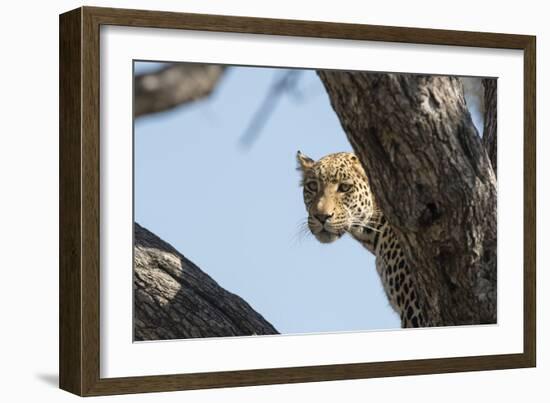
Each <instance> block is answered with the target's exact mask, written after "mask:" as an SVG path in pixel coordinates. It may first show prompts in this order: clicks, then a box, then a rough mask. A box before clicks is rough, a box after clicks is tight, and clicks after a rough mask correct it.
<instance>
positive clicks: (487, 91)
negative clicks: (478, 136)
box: [482, 78, 497, 176]
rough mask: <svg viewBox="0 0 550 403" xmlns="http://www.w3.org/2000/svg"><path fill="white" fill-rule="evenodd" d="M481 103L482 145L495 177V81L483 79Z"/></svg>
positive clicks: (493, 79) (494, 79)
mask: <svg viewBox="0 0 550 403" xmlns="http://www.w3.org/2000/svg"><path fill="white" fill-rule="evenodd" d="M482 83H483V102H484V105H485V118H484V124H483V145H484V146H485V149H486V150H487V154H488V155H489V159H490V160H491V165H492V166H493V171H495V176H496V175H497V79H496V78H484V79H483V80H482Z"/></svg>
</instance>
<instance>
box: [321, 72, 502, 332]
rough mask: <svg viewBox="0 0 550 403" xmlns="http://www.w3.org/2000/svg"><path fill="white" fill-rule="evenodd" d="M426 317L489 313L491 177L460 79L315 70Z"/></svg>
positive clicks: (462, 319)
mask: <svg viewBox="0 0 550 403" xmlns="http://www.w3.org/2000/svg"><path fill="white" fill-rule="evenodd" d="M319 76H320V78H321V80H322V81H323V83H324V85H325V87H326V89H327V92H328V94H329V97H330V100H331V103H332V106H333V108H334V110H335V111H336V113H337V115H338V117H339V119H340V122H341V123H342V126H343V128H344V130H345V132H346V134H347V137H348V139H349V141H350V143H351V145H352V146H353V148H354V150H355V152H356V153H357V155H358V157H359V159H360V160H361V162H362V164H363V165H364V167H365V170H366V172H367V175H368V177H369V181H370V183H371V186H372V189H373V192H374V194H375V195H376V197H377V201H378V203H379V205H380V208H381V210H382V211H383V213H384V214H385V215H386V218H387V219H388V221H389V222H390V224H391V225H392V226H393V227H394V230H395V232H396V233H397V236H398V237H399V240H400V243H401V245H402V247H403V249H404V251H405V255H406V256H407V258H408V260H409V263H410V266H411V269H412V272H413V276H414V281H415V282H416V285H417V290H418V294H420V297H421V299H422V301H423V302H424V303H425V304H424V310H425V311H426V312H425V314H426V316H427V317H428V319H429V321H430V323H431V324H432V325H434V326H448V325H462V324H480V323H495V322H496V234H497V233H496V229H497V225H496V177H495V174H494V172H493V169H492V167H491V164H490V161H489V159H488V157H487V153H486V152H485V149H484V147H483V144H482V140H481V138H480V137H479V136H478V135H477V131H476V129H475V127H474V125H473V123H472V121H471V118H470V114H469V112H468V109H467V107H466V102H465V100H464V95H463V88H462V84H461V82H460V80H458V79H457V78H453V77H442V76H421V75H409V74H372V73H364V72H337V71H320V72H319Z"/></svg>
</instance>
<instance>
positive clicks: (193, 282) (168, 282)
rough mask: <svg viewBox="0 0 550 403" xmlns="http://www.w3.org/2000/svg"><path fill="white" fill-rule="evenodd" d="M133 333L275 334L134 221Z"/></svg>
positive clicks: (149, 336) (141, 336)
mask: <svg viewBox="0 0 550 403" xmlns="http://www.w3.org/2000/svg"><path fill="white" fill-rule="evenodd" d="M134 238H135V239H134V339H135V340H137V341H142V340H166V339H182V338H195V337H222V336H249V335H264V334H278V332H277V330H276V329H275V328H274V327H273V326H272V325H271V324H270V323H269V322H268V321H267V320H265V319H264V318H263V316H262V315H260V314H259V313H258V312H256V311H255V310H254V309H252V307H251V306H250V305H249V304H248V303H247V302H246V301H244V300H243V299H242V298H240V297H239V296H237V295H235V294H232V293H230V292H228V291H227V290H225V289H223V288H222V287H220V286H219V285H218V284H217V283H216V282H215V281H214V280H213V279H212V278H211V277H210V276H208V275H207V274H206V273H204V272H203V271H201V269H199V268H198V267H197V266H196V265H195V264H193V263H192V262H191V261H189V260H188V259H186V258H185V257H184V256H183V255H182V254H180V253H179V252H178V251H177V250H176V249H174V248H173V247H172V246H171V245H169V244H168V243H166V242H164V241H163V240H161V239H160V238H159V237H157V236H156V235H154V234H153V233H151V232H149V231H148V230H146V229H145V228H143V227H141V226H140V225H139V224H137V223H136V224H134Z"/></svg>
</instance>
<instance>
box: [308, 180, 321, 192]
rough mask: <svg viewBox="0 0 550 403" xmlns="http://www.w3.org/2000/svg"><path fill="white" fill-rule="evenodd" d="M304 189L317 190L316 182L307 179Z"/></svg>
mask: <svg viewBox="0 0 550 403" xmlns="http://www.w3.org/2000/svg"><path fill="white" fill-rule="evenodd" d="M306 189H307V190H309V191H310V192H317V189H318V185H317V182H315V181H309V182H308V183H306Z"/></svg>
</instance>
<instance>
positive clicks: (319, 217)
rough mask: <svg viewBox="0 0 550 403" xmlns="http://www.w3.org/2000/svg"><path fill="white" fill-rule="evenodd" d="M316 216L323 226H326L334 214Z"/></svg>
mask: <svg viewBox="0 0 550 403" xmlns="http://www.w3.org/2000/svg"><path fill="white" fill-rule="evenodd" d="M314 216H315V218H316V219H318V220H319V222H320V223H321V224H324V223H325V222H326V221H327V220H328V219H329V218H330V217H332V214H314Z"/></svg>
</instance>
